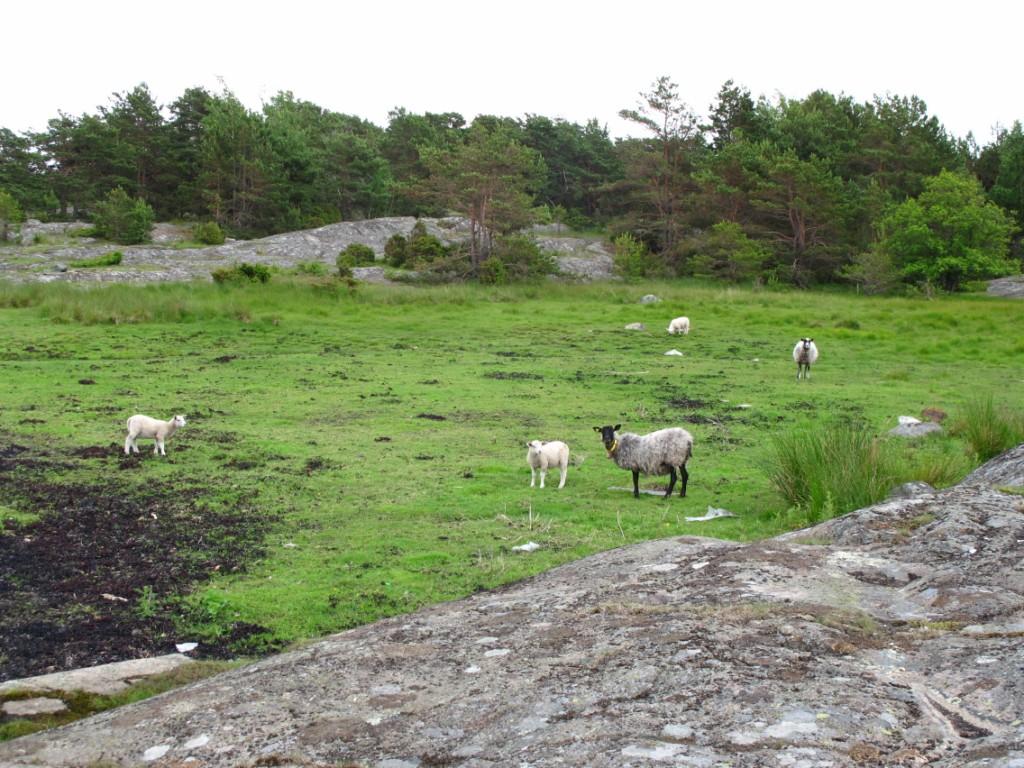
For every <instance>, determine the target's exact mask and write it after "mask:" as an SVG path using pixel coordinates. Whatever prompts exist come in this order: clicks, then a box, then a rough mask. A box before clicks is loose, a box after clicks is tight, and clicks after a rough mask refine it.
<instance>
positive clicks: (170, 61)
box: [0, 0, 1024, 145]
mask: <svg viewBox="0 0 1024 768" xmlns="http://www.w3.org/2000/svg"><path fill="white" fill-rule="evenodd" d="M1022 28H1024V4H1018V2H1017V0H999V2H996V0H972V1H971V2H958V3H953V2H948V0H932V2H921V1H919V0H907V1H903V0H887V1H886V2H880V1H879V0H862V1H861V2H857V3H854V2H846V3H838V2H831V3H830V2H827V0H817V2H802V1H800V2H797V1H796V0H776V2H765V1H764V0H761V1H760V2H753V1H751V2H747V1H746V0H733V2H729V1H728V0H724V1H723V0H720V1H719V2H706V3H703V4H701V5H697V4H695V3H689V2H685V1H684V0H675V1H674V2H671V1H670V2H651V1H649V0H628V1H625V2H623V1H620V2H615V3H612V2H603V1H602V0H592V1H591V2H558V0H548V1H547V2H538V1H537V0H521V1H520V2H515V3H512V2H505V3H501V2H498V3H493V2H487V0H475V1H474V2H462V1H461V0H433V1H432V2H431V1H430V0H426V1H423V0H421V1H420V2H395V1H393V0H363V1H362V2H359V3H344V2H336V3H330V2H320V3H314V2H312V1H311V0H286V1H285V2H276V3H273V4H264V3H261V2H259V0H257V1H256V2H251V1H250V2H246V3H236V2H218V0H206V1H205V2H197V1H196V0H176V1H175V2H159V1H154V0H150V1H149V2H146V1H145V0H142V1H141V2H140V1H139V0H131V1H130V2H122V1H120V0H94V1H93V2H82V0H75V2H67V0H51V2H48V3H43V4H40V3H25V2H17V0H15V2H11V3H7V4H5V7H4V10H3V12H2V14H0V30H2V31H0V65H2V67H0V71H2V72H3V73H4V78H3V84H2V86H0V127H5V128H10V129H12V130H15V131H25V130H29V129H32V130H39V129H42V128H44V127H45V126H46V121H47V120H48V119H49V118H51V117H56V116H57V113H58V111H64V112H67V113H69V114H72V115H80V114H82V113H83V112H94V111H95V110H96V107H97V106H98V105H101V104H102V105H107V104H109V102H110V95H111V93H113V92H115V91H126V90H130V89H131V88H132V87H134V86H135V85H136V84H138V83H140V82H146V83H148V85H149V87H150V90H151V91H152V92H153V94H154V96H155V97H156V99H157V101H158V102H159V103H161V104H168V103H170V102H171V101H173V100H174V99H175V98H177V97H178V96H179V95H180V94H181V93H182V92H183V91H184V90H185V89H186V88H188V87H190V86H194V85H202V86H205V87H207V88H208V89H210V90H212V91H219V90H221V82H223V84H225V85H226V86H227V87H228V88H230V89H231V90H232V91H234V93H235V94H236V95H237V96H238V97H239V98H240V99H241V100H242V102H243V103H245V104H246V105H247V106H249V107H250V108H253V109H258V108H259V107H260V105H261V104H262V102H263V101H266V100H269V98H270V97H271V96H273V95H274V94H275V93H276V92H278V91H279V90H291V91H293V92H294V93H295V95H296V96H297V97H299V98H302V99H306V100H309V101H312V102H315V103H316V104H319V105H320V106H323V107H326V108H328V109H332V110H336V111H339V112H346V113H349V114H355V115H358V116H360V117H363V118H366V119H368V120H371V121H373V122H374V123H377V124H378V125H380V126H385V125H386V124H387V114H388V111H389V110H391V109H392V108H394V107H396V106H403V107H405V108H406V109H408V110H409V111H411V112H425V111H430V112H446V111H454V112H459V113H461V114H462V115H463V116H464V117H466V119H467V120H472V118H473V117H475V116H476V115H478V114H498V115H504V116H511V117H521V116H523V115H525V114H527V113H530V114H540V115H546V116H548V117H552V118H555V117H561V118H565V119H567V120H572V121H576V122H583V121H585V120H587V119H588V118H591V117H595V118H597V119H598V120H599V121H600V122H601V123H602V124H605V125H607V126H608V128H609V129H610V131H611V133H612V134H613V135H615V136H622V135H627V134H628V133H629V132H630V130H631V126H629V125H627V124H626V123H624V122H622V121H621V120H620V119H619V118H618V116H617V115H618V111H619V110H620V109H623V108H633V107H635V106H636V103H637V97H638V93H639V92H640V91H641V90H646V89H647V88H648V86H649V85H650V84H651V83H652V82H653V81H654V80H655V79H656V78H657V77H658V76H660V75H668V76H669V77H671V78H672V79H673V80H674V81H675V82H676V83H678V85H679V92H680V95H681V96H682V98H683V99H684V100H685V101H686V102H687V103H688V104H689V105H690V106H691V107H692V108H693V109H694V110H695V111H696V112H697V113H698V114H700V115H702V116H703V115H706V114H707V111H708V106H709V105H710V104H711V103H712V102H713V100H714V98H715V94H716V93H717V92H718V89H719V87H720V86H721V84H722V83H723V82H724V81H725V80H727V79H729V78H732V79H733V80H735V81H736V82H737V83H738V84H741V85H745V86H746V87H748V88H749V89H750V90H751V91H752V92H753V94H754V95H755V96H757V95H760V94H764V95H766V96H768V97H770V98H774V97H775V96H776V95H778V94H782V95H784V96H787V97H789V98H803V97H804V96H806V95H807V94H808V93H810V92H811V91H812V90H814V89H816V88H824V89H827V90H829V91H831V92H833V93H837V94H838V93H840V92H842V93H846V94H848V95H850V96H853V97H854V98H855V99H857V100H858V101H864V100H868V99H870V98H871V97H872V95H874V94H886V93H892V94H899V95H911V94H915V95H917V96H919V97H921V98H922V99H924V100H925V102H927V104H928V107H929V110H930V112H931V113H932V114H933V115H936V116H937V117H938V118H939V119H940V120H941V121H942V122H943V123H944V124H945V126H946V128H947V129H948V130H949V131H950V132H951V133H953V134H954V135H956V136H964V135H966V133H967V132H968V131H973V132H974V134H975V137H976V138H977V140H978V142H979V143H980V144H982V145H984V144H986V143H988V142H989V141H990V140H991V137H992V128H993V126H995V125H996V124H1001V125H1003V126H1006V127H1009V126H1010V125H1011V124H1012V122H1013V121H1014V120H1024V88H1022V87H1021V83H1020V76H1021V73H1022V71H1024V68H1022V66H1021V42H1020V33H1021V29H1022ZM634 133H635V131H634Z"/></svg>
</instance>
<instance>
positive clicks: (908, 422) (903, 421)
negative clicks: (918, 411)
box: [899, 416, 921, 427]
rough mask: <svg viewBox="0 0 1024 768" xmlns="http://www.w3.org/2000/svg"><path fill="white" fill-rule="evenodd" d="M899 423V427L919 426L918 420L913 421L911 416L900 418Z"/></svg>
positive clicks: (919, 421)
mask: <svg viewBox="0 0 1024 768" xmlns="http://www.w3.org/2000/svg"><path fill="white" fill-rule="evenodd" d="M899 422H900V426H901V427H912V426H913V425H914V424H920V423H921V420H920V419H915V418H914V417H913V416H900V417H899Z"/></svg>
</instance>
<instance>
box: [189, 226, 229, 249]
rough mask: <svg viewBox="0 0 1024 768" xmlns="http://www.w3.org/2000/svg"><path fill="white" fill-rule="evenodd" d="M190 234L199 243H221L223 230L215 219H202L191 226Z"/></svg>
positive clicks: (222, 241) (222, 242)
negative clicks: (199, 222)
mask: <svg viewBox="0 0 1024 768" xmlns="http://www.w3.org/2000/svg"><path fill="white" fill-rule="evenodd" d="M192 236H193V237H194V238H195V239H196V240H198V241H199V242H200V243H206V245H223V244H224V230H223V229H221V228H220V225H219V224H218V223H217V222H216V221H204V222H203V223H202V224H196V225H195V226H194V227H193V228H192Z"/></svg>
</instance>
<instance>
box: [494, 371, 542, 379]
mask: <svg viewBox="0 0 1024 768" xmlns="http://www.w3.org/2000/svg"><path fill="white" fill-rule="evenodd" d="M484 378H485V379H502V380H504V379H512V380H524V381H525V380H538V381H539V380H543V378H544V377H543V376H541V375H540V374H539V373H525V372H523V371H489V372H487V373H485V374H484Z"/></svg>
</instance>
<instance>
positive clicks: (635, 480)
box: [633, 469, 640, 499]
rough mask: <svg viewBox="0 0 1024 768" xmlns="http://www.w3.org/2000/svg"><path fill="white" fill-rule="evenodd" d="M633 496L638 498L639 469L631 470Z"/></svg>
mask: <svg viewBox="0 0 1024 768" xmlns="http://www.w3.org/2000/svg"><path fill="white" fill-rule="evenodd" d="M633 498H634V499H639V498H640V470H637V469H634V470H633Z"/></svg>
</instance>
